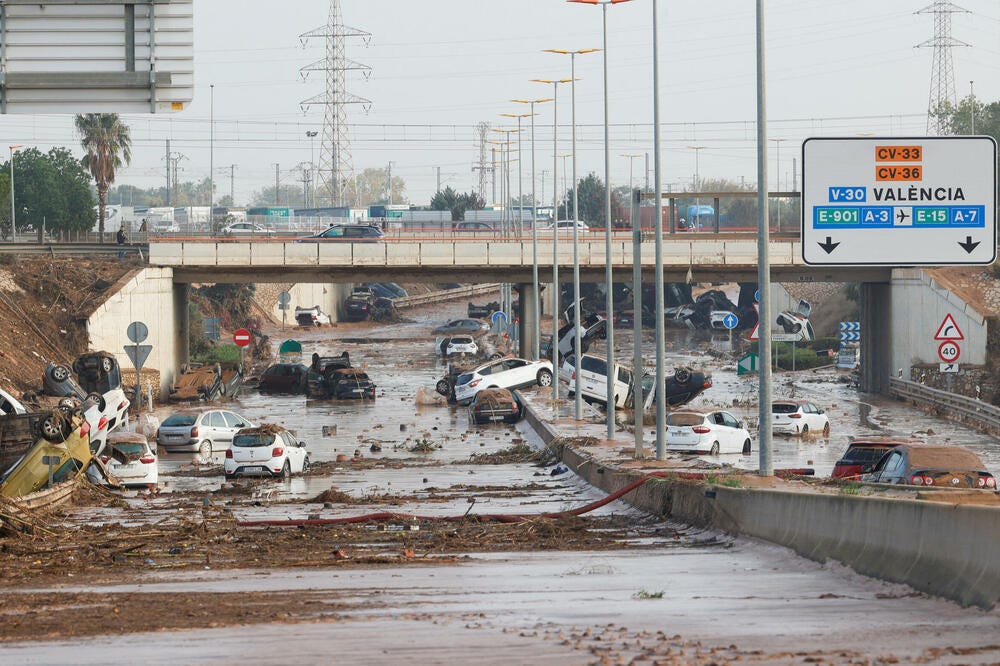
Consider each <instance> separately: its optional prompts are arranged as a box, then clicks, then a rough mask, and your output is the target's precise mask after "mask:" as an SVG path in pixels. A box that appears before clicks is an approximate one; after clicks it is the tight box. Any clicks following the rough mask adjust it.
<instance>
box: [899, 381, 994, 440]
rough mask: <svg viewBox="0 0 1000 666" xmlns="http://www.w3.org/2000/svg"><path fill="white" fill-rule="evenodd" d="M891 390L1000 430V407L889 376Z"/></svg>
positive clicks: (907, 398)
mask: <svg viewBox="0 0 1000 666" xmlns="http://www.w3.org/2000/svg"><path fill="white" fill-rule="evenodd" d="M889 392H890V393H892V394H893V395H896V396H898V397H900V398H903V399H906V400H910V401H913V402H915V403H918V404H921V405H924V406H926V407H931V408H934V409H936V410H938V411H940V412H941V413H942V414H943V415H944V416H945V417H949V416H950V417H956V416H958V417H962V418H961V419H960V420H963V421H966V422H973V423H979V424H982V425H984V426H985V427H987V428H988V429H990V430H991V431H994V432H996V431H1000V407H994V406H993V405H990V404H988V403H985V402H983V401H981V400H976V399H975V398H969V397H967V396H964V395H958V394H956V393H949V392H948V391H942V390H940V389H935V388H931V387H929V386H924V385H923V384H921V383H919V382H914V381H910V380H908V379H902V378H900V377H890V378H889Z"/></svg>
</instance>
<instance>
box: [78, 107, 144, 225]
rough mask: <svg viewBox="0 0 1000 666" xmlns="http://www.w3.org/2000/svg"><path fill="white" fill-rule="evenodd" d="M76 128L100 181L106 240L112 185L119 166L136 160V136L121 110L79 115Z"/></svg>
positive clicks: (87, 161)
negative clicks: (107, 214) (134, 153)
mask: <svg viewBox="0 0 1000 666" xmlns="http://www.w3.org/2000/svg"><path fill="white" fill-rule="evenodd" d="M76 131H77V132H79V134H80V144H81V145H82V146H83V149H84V150H85V151H87V154H86V155H85V156H84V158H83V164H84V166H85V167H87V168H88V169H90V173H91V175H92V176H93V177H94V182H96V183H97V211H98V218H97V219H98V226H97V231H98V233H99V234H100V239H101V242H102V243H103V242H104V220H105V219H106V218H105V209H106V207H107V202H108V188H110V187H111V186H112V185H113V184H114V182H115V173H116V172H117V171H118V169H120V168H121V167H123V166H125V165H127V164H128V163H130V162H131V161H132V138H131V136H130V134H129V129H128V125H126V124H125V123H124V122H122V120H121V118H120V117H119V116H118V114H117V113H87V114H83V115H78V116H77V117H76Z"/></svg>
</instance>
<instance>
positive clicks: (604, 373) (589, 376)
mask: <svg viewBox="0 0 1000 666" xmlns="http://www.w3.org/2000/svg"><path fill="white" fill-rule="evenodd" d="M614 365H615V372H614V375H615V382H614V388H613V395H614V398H615V408H616V409H617V408H622V407H625V402H626V399H627V398H628V397H629V392H630V391H631V389H632V370H631V369H629V368H627V367H625V366H623V365H621V364H620V363H615V364H614ZM577 372H579V373H580V395H582V396H583V397H584V398H586V399H587V400H592V401H594V402H599V403H601V404H606V403H607V401H608V360H607V359H606V358H601V357H600V356H594V355H593V354H584V355H583V356H582V357H581V361H580V368H579V370H577V367H576V356H575V355H573V354H570V355H569V356H567V357H566V360H565V361H563V365H562V372H561V373H560V375H561V377H560V378H561V379H562V380H563V381H565V382H567V383H568V384H569V391H570V394H572V392H573V391H575V390H576V373H577Z"/></svg>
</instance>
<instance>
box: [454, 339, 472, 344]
mask: <svg viewBox="0 0 1000 666" xmlns="http://www.w3.org/2000/svg"><path fill="white" fill-rule="evenodd" d="M451 344H453V345H468V344H472V338H452V339H451Z"/></svg>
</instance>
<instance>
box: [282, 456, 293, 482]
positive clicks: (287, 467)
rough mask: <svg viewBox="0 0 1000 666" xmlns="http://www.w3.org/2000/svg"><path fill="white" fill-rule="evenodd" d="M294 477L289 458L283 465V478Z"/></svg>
mask: <svg viewBox="0 0 1000 666" xmlns="http://www.w3.org/2000/svg"><path fill="white" fill-rule="evenodd" d="M291 477H292V465H291V463H289V462H288V461H287V460H286V461H285V464H284V465H282V466H281V478H282V479H290V478H291Z"/></svg>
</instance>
